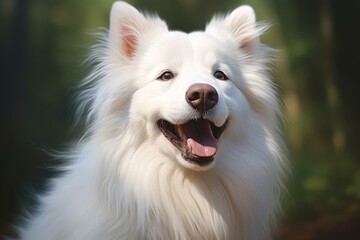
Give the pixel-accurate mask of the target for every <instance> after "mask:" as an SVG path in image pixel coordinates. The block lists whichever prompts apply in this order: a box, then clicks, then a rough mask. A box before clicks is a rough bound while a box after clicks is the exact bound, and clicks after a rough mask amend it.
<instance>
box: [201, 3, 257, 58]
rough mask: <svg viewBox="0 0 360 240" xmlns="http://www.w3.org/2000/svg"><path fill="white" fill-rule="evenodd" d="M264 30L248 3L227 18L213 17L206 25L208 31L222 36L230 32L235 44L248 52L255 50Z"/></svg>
mask: <svg viewBox="0 0 360 240" xmlns="http://www.w3.org/2000/svg"><path fill="white" fill-rule="evenodd" d="M263 31H264V29H261V28H258V27H257V26H256V17H255V12H254V10H253V9H252V7H250V6H247V5H243V6H240V7H238V8H237V9H235V10H234V11H232V12H231V13H230V14H229V15H227V16H226V17H225V18H219V17H215V18H213V19H212V20H211V22H210V23H209V24H208V25H207V27H206V32H208V33H211V34H212V35H215V36H220V37H221V38H223V37H225V36H227V35H229V34H230V38H232V40H234V41H235V44H236V45H237V46H238V47H239V48H240V49H242V50H243V51H244V52H246V53H251V52H253V51H254V48H255V47H256V46H257V44H258V43H259V36H260V35H261V33H262V32H263Z"/></svg>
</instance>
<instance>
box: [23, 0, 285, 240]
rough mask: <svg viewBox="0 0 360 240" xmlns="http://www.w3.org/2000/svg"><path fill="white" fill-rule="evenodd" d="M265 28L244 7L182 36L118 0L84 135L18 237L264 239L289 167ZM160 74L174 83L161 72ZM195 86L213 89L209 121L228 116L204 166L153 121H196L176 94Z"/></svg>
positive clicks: (88, 97)
mask: <svg viewBox="0 0 360 240" xmlns="http://www.w3.org/2000/svg"><path fill="white" fill-rule="evenodd" d="M264 29H265V27H264V26H259V25H257V24H256V22H255V14H254V12H253V10H252V8H251V7H249V6H240V7H239V8H237V9H236V10H234V11H233V12H231V13H230V14H229V15H227V16H225V17H215V18H214V19H213V20H212V21H211V22H210V23H209V24H208V25H207V27H206V30H205V31H204V32H193V33H190V34H186V33H183V32H177V31H169V30H168V29H167V26H166V24H165V23H164V22H163V21H162V20H161V19H159V18H158V17H149V16H145V15H143V14H141V13H140V12H139V11H137V10H136V9H135V8H133V7H132V6H130V5H128V4H126V3H124V2H116V3H115V4H114V5H113V7H112V11H111V18H110V30H109V32H108V34H106V36H104V37H103V39H102V41H101V43H100V44H99V45H98V46H96V47H95V48H94V51H93V55H92V60H93V61H95V62H96V63H97V65H96V67H95V69H94V70H93V72H92V73H91V74H90V76H89V77H88V79H87V80H86V83H84V85H85V86H84V90H83V92H82V94H81V95H80V98H79V99H80V102H81V104H80V109H81V111H82V112H85V113H86V115H87V116H88V118H87V120H88V121H87V123H88V130H87V132H86V134H85V136H84V137H83V138H82V140H81V141H80V143H79V144H78V145H76V146H75V147H74V151H73V152H72V154H71V157H70V158H71V159H70V164H69V165H68V166H67V167H66V171H65V173H64V174H63V175H62V176H61V177H59V178H57V179H56V180H54V182H53V183H52V185H51V190H50V191H49V192H48V193H47V194H46V195H45V196H42V197H41V198H40V203H41V204H40V207H39V209H38V211H37V212H36V213H35V214H34V215H33V216H32V217H30V218H29V220H28V225H27V226H26V227H25V228H24V229H23V230H22V231H21V233H20V235H21V239H24V240H53V239H59V240H66V239H86V240H91V239H94V240H98V239H207V240H208V239H250V240H256V239H258V240H265V239H271V237H272V230H273V227H274V226H275V225H276V217H277V215H278V212H279V206H278V202H279V201H278V200H279V190H280V189H281V186H282V176H283V173H284V168H285V167H284V166H285V165H286V164H285V163H284V162H285V161H284V159H283V154H282V152H283V146H282V144H281V138H280V137H279V134H278V128H277V123H276V122H277V116H278V113H279V107H278V102H277V97H276V94H275V92H274V90H273V86H272V84H271V81H270V79H269V78H268V67H267V65H268V63H269V57H268V56H267V55H268V53H269V52H270V49H269V48H267V47H266V46H264V45H261V44H260V43H259V36H260V34H261V33H262V32H263V31H264ZM217 69H221V70H222V71H224V72H226V74H227V76H228V77H229V80H227V81H221V80H218V79H215V78H214V77H213V75H212V74H213V72H214V71H215V70H217ZM164 70H171V71H173V72H174V73H175V78H174V79H172V80H169V81H161V80H159V79H157V78H158V76H159V74H160V73H161V72H162V71H164ZM194 83H206V84H209V85H211V86H213V87H214V88H215V89H216V90H217V92H218V94H219V100H218V103H217V105H216V106H215V107H214V108H213V109H211V110H210V111H209V112H208V113H207V114H206V118H207V119H209V120H211V121H213V122H214V123H215V124H216V125H217V126H220V125H222V124H224V123H225V122H226V120H227V119H228V122H227V127H226V129H225V131H224V132H223V134H222V136H221V137H220V140H219V142H220V143H219V148H218V151H217V153H216V156H215V161H214V162H213V163H212V164H210V165H207V166H204V167H202V166H199V165H196V164H192V163H189V162H188V161H185V160H184V159H183V157H182V155H181V154H180V151H179V150H178V149H177V148H176V147H175V146H174V145H172V144H171V143H170V142H169V141H168V140H167V139H166V138H165V137H164V135H163V134H162V133H161V132H160V130H159V128H158V126H157V125H156V121H157V120H158V119H166V120H168V121H170V122H172V123H174V124H178V123H184V122H186V121H189V120H190V119H193V118H197V117H199V116H198V115H197V112H196V111H195V110H194V109H192V108H191V107H190V106H189V104H188V103H187V102H186V100H185V98H184V96H185V92H186V90H187V89H188V88H189V87H190V86H191V85H192V84H194Z"/></svg>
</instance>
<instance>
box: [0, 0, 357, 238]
mask: <svg viewBox="0 0 360 240" xmlns="http://www.w3.org/2000/svg"><path fill="white" fill-rule="evenodd" d="M112 2H113V1H110V0H102V1H100V0H88V1H80V0H61V1H55V0H53V1H50V0H33V1H26V0H0V61H1V62H0V79H1V81H0V84H1V85H0V86H1V87H0V91H1V94H0V99H1V101H0V102H1V119H0V121H1V122H0V141H1V152H0V154H1V155H0V156H1V158H0V233H7V234H11V233H12V230H11V227H10V224H11V223H14V222H17V221H18V218H17V216H18V214H19V212H20V211H21V209H22V208H24V206H26V207H29V206H31V205H33V203H34V202H33V200H32V199H31V197H30V195H31V192H32V191H33V190H35V191H37V190H41V189H43V188H44V182H45V181H46V179H48V178H49V177H52V176H56V174H57V172H56V171H54V170H53V169H52V168H49V166H54V165H57V164H59V161H54V160H53V159H52V158H51V157H49V155H48V153H46V151H47V150H49V149H59V148H60V149H61V148H62V146H64V143H69V142H71V141H72V140H73V139H76V137H77V136H79V134H80V132H81V129H80V130H79V129H74V128H72V121H73V112H74V107H73V106H74V104H73V96H74V93H75V87H76V86H77V84H78V82H79V80H80V79H82V78H83V77H84V76H85V75H86V73H87V72H88V71H89V67H86V66H83V65H82V61H83V60H84V59H85V58H86V56H87V54H88V52H89V46H90V45H91V43H93V42H94V37H93V36H92V35H91V34H89V33H91V32H94V30H96V29H97V28H99V27H107V26H108V15H109V10H110V7H111V4H112ZM128 2H130V3H132V4H133V5H135V6H136V7H138V8H140V9H146V10H147V11H149V12H150V13H155V12H157V13H158V14H159V15H160V17H162V18H163V19H165V20H166V21H167V22H168V24H169V26H170V28H171V29H180V30H184V31H192V30H198V29H203V28H204V26H205V23H206V22H207V21H209V20H210V18H211V16H212V15H213V14H214V13H219V12H228V11H230V10H232V9H233V8H235V7H237V6H238V5H240V4H250V5H251V6H253V7H254V8H255V10H256V12H257V16H258V20H260V21H267V20H270V22H271V23H272V28H271V29H270V30H269V31H268V33H267V34H266V35H265V36H263V38H262V40H263V42H266V43H267V44H269V45H270V46H272V47H274V48H276V49H279V50H280V51H279V53H278V56H277V58H278V60H277V61H276V63H275V66H274V69H275V71H274V79H275V82H276V84H277V85H278V86H279V89H280V93H281V96H282V98H283V101H284V104H283V108H284V113H285V114H284V115H285V118H286V120H285V127H284V128H285V136H286V139H287V142H288V145H289V148H290V161H291V164H292V168H293V175H292V177H291V178H290V179H289V183H288V186H289V190H288V191H289V194H288V196H286V197H285V198H284V207H285V210H286V211H285V215H284V219H283V221H282V225H281V227H280V230H279V233H278V234H277V235H278V239H359V237H360V146H359V136H360V92H359V89H360V83H359V82H360V78H359V73H360V71H359V70H360V69H359V68H360V57H359V56H360V50H359V48H360V47H359V46H360V44H359V43H360V15H359V12H360V1H356V0H353V1H338V0H287V1H285V0H267V1H265V0H252V1H251V0H246V1H245V0H244V1H240V0H239V1H234V0H171V1H160V0H133V1H128ZM0 238H1V237H0Z"/></svg>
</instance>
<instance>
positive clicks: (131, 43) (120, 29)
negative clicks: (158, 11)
mask: <svg viewBox="0 0 360 240" xmlns="http://www.w3.org/2000/svg"><path fill="white" fill-rule="evenodd" d="M157 29H162V30H164V29H167V27H166V24H165V23H164V22H163V21H162V20H161V19H159V18H158V17H146V16H144V15H143V14H142V13H140V12H139V11H138V10H137V9H136V8H134V7H133V6H131V5H130V4H127V3H125V2H121V1H119V2H115V3H114V4H113V6H112V9H111V14H110V31H109V37H110V44H112V45H113V47H114V48H112V49H118V50H119V51H120V54H121V55H122V57H124V58H125V59H131V58H132V57H133V56H134V55H135V54H136V51H137V49H138V46H139V42H140V39H141V37H143V35H144V34H145V33H146V32H149V31H152V32H157V31H156V30H157Z"/></svg>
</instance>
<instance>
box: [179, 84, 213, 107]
mask: <svg viewBox="0 0 360 240" xmlns="http://www.w3.org/2000/svg"><path fill="white" fill-rule="evenodd" d="M185 97H186V101H187V102H188V103H189V104H190V105H191V106H192V107H193V108H194V109H196V110H199V111H200V112H201V113H204V112H206V111H208V110H209V109H211V108H213V107H214V106H215V105H216V104H217V102H218V100H219V95H218V93H217V91H216V89H215V88H213V87H212V86H210V85H209V84H204V83H197V84H194V85H192V86H191V87H190V88H189V89H188V90H187V91H186V95H185Z"/></svg>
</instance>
